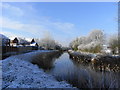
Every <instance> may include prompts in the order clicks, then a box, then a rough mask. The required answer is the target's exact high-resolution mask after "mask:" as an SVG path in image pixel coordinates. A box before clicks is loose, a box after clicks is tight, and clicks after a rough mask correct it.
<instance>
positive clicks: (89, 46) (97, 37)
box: [70, 30, 105, 53]
mask: <svg viewBox="0 0 120 90" xmlns="http://www.w3.org/2000/svg"><path fill="white" fill-rule="evenodd" d="M104 41H105V39H104V33H103V32H102V31H101V30H93V31H92V32H90V33H89V35H88V36H86V37H85V36H82V37H79V38H76V39H75V40H73V41H72V42H71V43H70V47H72V48H73V49H75V50H81V51H87V52H93V53H97V52H100V51H101V49H102V47H101V46H102V44H103V43H104Z"/></svg>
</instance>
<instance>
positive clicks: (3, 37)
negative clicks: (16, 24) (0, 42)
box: [0, 34, 9, 39]
mask: <svg viewBox="0 0 120 90" xmlns="http://www.w3.org/2000/svg"><path fill="white" fill-rule="evenodd" d="M0 38H2V39H9V38H8V37H6V36H5V35H3V34H0Z"/></svg>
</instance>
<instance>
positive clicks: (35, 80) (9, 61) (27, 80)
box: [0, 51, 73, 88]
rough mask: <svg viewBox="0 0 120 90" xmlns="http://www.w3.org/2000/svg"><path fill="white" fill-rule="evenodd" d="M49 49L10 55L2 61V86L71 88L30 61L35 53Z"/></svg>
mask: <svg viewBox="0 0 120 90" xmlns="http://www.w3.org/2000/svg"><path fill="white" fill-rule="evenodd" d="M44 52H50V51H35V52H30V53H26V54H22V55H16V56H11V57H9V58H6V59H5V60H2V61H0V63H1V62H2V70H3V71H2V74H3V75H2V79H3V82H2V88H73V87H72V86H71V85H70V84H67V83H66V82H65V81H61V82H58V81H57V80H55V79H54V76H51V75H48V74H46V73H45V72H44V71H43V70H42V69H39V68H38V66H37V65H33V64H31V63H30V61H31V60H32V57H34V56H35V55H37V54H40V53H44Z"/></svg>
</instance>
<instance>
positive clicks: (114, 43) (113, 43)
mask: <svg viewBox="0 0 120 90" xmlns="http://www.w3.org/2000/svg"><path fill="white" fill-rule="evenodd" d="M108 43H109V46H110V48H111V49H112V50H113V53H119V52H118V49H119V48H120V43H119V40H118V35H117V34H113V35H111V36H110V38H109V40H108Z"/></svg>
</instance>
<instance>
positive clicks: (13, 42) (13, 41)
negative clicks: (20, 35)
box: [10, 37, 19, 46]
mask: <svg viewBox="0 0 120 90" xmlns="http://www.w3.org/2000/svg"><path fill="white" fill-rule="evenodd" d="M18 43H19V41H18V39H17V37H15V39H14V40H11V41H10V46H17V45H18Z"/></svg>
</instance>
